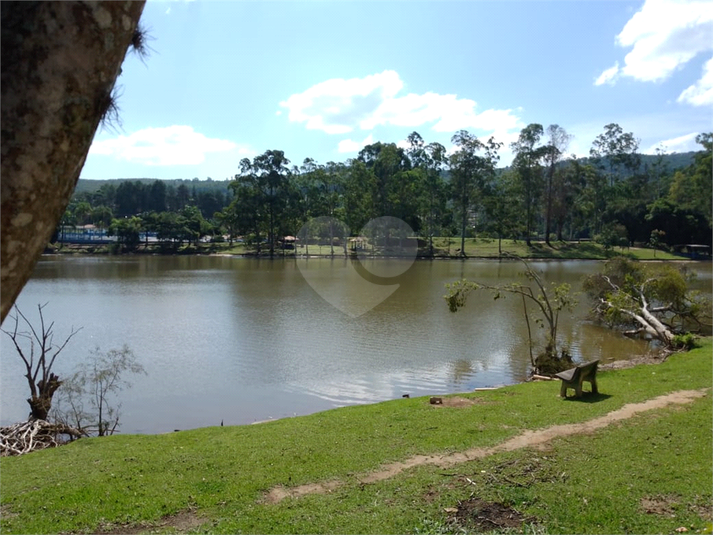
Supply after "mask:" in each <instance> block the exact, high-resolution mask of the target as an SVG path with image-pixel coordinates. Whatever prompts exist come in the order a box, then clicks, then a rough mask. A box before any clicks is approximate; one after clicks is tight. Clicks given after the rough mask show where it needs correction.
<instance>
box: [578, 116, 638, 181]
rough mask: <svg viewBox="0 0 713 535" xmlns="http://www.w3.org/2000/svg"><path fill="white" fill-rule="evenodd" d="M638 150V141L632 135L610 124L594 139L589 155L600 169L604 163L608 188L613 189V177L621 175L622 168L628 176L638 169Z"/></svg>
mask: <svg viewBox="0 0 713 535" xmlns="http://www.w3.org/2000/svg"><path fill="white" fill-rule="evenodd" d="M638 149H639V141H638V140H637V139H636V138H635V137H634V134H632V133H631V132H624V130H623V129H622V128H621V126H619V125H618V124H616V123H610V124H608V125H606V126H604V133H602V134H599V135H598V136H597V137H596V138H595V139H594V141H593V142H592V148H591V149H590V150H589V154H590V156H591V157H592V158H594V160H595V161H596V162H597V163H598V165H600V167H604V165H605V163H606V165H607V166H608V170H609V173H608V175H609V186H610V187H613V186H614V177H615V176H617V174H621V171H622V168H623V170H625V171H627V172H628V173H629V174H633V173H634V172H635V171H636V170H637V169H638V168H639V165H640V163H641V157H640V156H639V154H638V153H637V151H638ZM615 171H616V172H615Z"/></svg>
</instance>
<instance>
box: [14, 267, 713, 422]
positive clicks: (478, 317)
mask: <svg viewBox="0 0 713 535" xmlns="http://www.w3.org/2000/svg"><path fill="white" fill-rule="evenodd" d="M375 262H378V261H375ZM382 262H383V261H382ZM393 262H396V264H395V269H394V270H393V272H394V273H400V271H402V270H403V269H405V272H404V273H402V274H400V275H398V276H393V277H390V278H388V280H386V282H387V283H388V284H387V285H386V286H383V287H377V286H372V285H371V284H372V283H366V284H363V282H364V281H363V280H360V279H358V278H356V277H358V274H357V275H355V271H354V270H353V269H350V266H349V263H348V261H346V260H344V259H335V260H330V259H313V260H309V269H310V270H311V272H310V273H311V275H310V276H311V277H312V279H311V280H312V282H313V285H310V284H309V283H308V282H307V280H306V279H305V277H304V276H303V274H302V271H301V270H300V266H299V265H298V264H297V262H295V261H294V260H289V259H288V260H283V259H277V260H267V259H249V258H238V257H194V256H190V257H189V256H186V257H179V256H174V257H167V256H138V257H90V258H76V257H75V258H72V257H43V258H42V260H41V261H40V262H39V264H38V266H37V268H36V269H35V272H34V274H33V276H32V278H31V280H30V281H29V282H28V284H27V286H26V287H25V289H24V290H23V291H22V293H21V295H20V297H19V298H18V304H19V305H20V307H21V308H22V310H23V311H24V312H25V313H26V314H28V315H29V316H30V317H35V316H36V314H35V310H34V309H35V307H36V306H37V303H45V302H47V303H48V305H47V307H46V309H45V315H46V317H47V318H48V319H51V320H54V321H55V331H56V334H57V337H58V338H59V337H61V336H62V335H65V334H67V333H69V331H70V328H71V327H72V325H73V326H75V327H79V326H81V327H82V331H81V332H80V333H79V334H78V335H77V336H76V337H75V338H74V339H73V340H72V342H71V344H70V346H68V348H67V350H66V351H65V353H63V354H62V355H61V357H60V359H59V361H58V364H57V366H56V369H57V371H58V372H60V373H65V374H66V373H67V372H69V371H71V370H72V369H73V368H74V367H75V366H76V365H77V364H78V363H80V362H81V361H82V360H83V359H85V358H86V357H87V356H88V354H89V351H90V350H91V349H93V348H94V347H96V346H99V347H101V349H103V350H108V349H112V348H119V347H121V346H122V345H123V344H127V345H128V346H129V347H130V348H131V349H132V350H133V351H134V352H135V354H136V356H137V357H138V359H139V360H140V361H141V363H142V364H143V366H144V367H145V369H146V371H147V372H148V375H147V376H145V377H143V376H139V377H135V378H132V382H133V383H134V385H133V387H132V388H131V389H130V390H128V391H126V392H124V393H123V394H122V396H121V400H122V403H123V405H122V409H121V410H122V418H121V421H122V428H121V430H122V432H124V433H137V432H138V433H161V432H169V431H173V430H174V429H190V428H195V427H201V426H208V425H220V422H221V421H223V422H224V424H225V425H237V424H246V423H252V422H256V421H263V420H269V419H273V418H283V417H289V416H294V415H299V414H307V413H311V412H317V411H320V410H325V409H329V408H332V407H338V406H344V405H353V404H359V403H371V402H376V401H382V400H387V399H394V398H400V397H401V396H402V395H404V394H410V395H411V396H412V397H415V396H419V395H438V394H446V393H453V392H462V391H469V390H472V389H474V388H478V387H489V386H497V385H502V384H510V383H514V382H518V381H522V380H524V379H525V377H526V374H527V370H528V365H529V356H528V350H527V330H526V325H525V322H524V321H523V316H522V302H521V301H519V300H517V299H512V298H510V297H508V298H506V299H500V300H498V301H493V299H492V297H491V296H490V295H488V294H483V295H478V294H475V295H473V296H472V297H471V298H470V300H469V301H468V304H467V305H466V307H465V309H464V310H462V311H461V312H458V313H457V314H452V313H450V312H449V311H448V308H447V306H446V304H445V302H444V300H443V295H444V294H445V284H446V283H448V282H452V281H454V280H457V279H460V278H463V277H466V278H469V279H471V280H477V281H481V282H485V283H489V284H502V283H507V282H511V281H515V280H521V279H520V278H519V274H520V273H521V272H522V265H521V264H519V263H517V262H513V261H504V262H499V261H497V260H468V261H446V260H440V261H438V260H437V261H417V262H415V263H414V264H413V265H412V266H410V267H409V266H406V265H404V266H399V265H398V261H393ZM367 264H368V262H367ZM532 265H533V267H535V268H536V269H538V270H540V271H541V272H542V275H543V277H544V279H545V280H546V281H547V282H548V283H549V282H568V283H569V284H570V285H571V286H572V287H573V289H574V290H579V289H580V285H581V281H582V279H583V278H584V277H585V276H587V275H589V274H592V273H595V272H597V271H598V270H599V269H600V267H601V264H600V263H599V262H594V261H551V262H533V263H532ZM367 268H368V265H367ZM402 268H403V269H402ZM694 269H696V270H697V271H698V272H699V273H700V274H701V279H700V280H699V283H698V284H699V286H700V287H701V288H702V289H703V290H704V291H707V292H708V293H709V294H710V284H711V275H710V264H700V265H698V264H694ZM315 277H316V278H315ZM315 280H316V281H317V283H316V286H317V290H319V291H320V292H321V293H322V295H324V296H326V299H325V297H323V296H322V295H320V293H319V292H318V291H317V290H316V289H315V287H314V286H315V283H314V281H315ZM377 282H378V281H377ZM320 285H322V286H321V287H320ZM384 288H386V289H387V290H388V292H389V294H388V296H387V297H386V298H384V299H383V300H382V301H380V302H376V303H375V301H374V299H375V297H374V296H375V295H376V296H377V297H378V296H379V295H382V296H383V294H384ZM330 292H331V293H330ZM335 299H337V300H338V301H337V302H338V303H342V304H345V303H346V304H347V305H349V304H356V305H358V306H359V307H360V308H359V309H358V310H367V311H366V312H365V313H363V314H361V315H358V316H357V317H352V316H351V315H349V314H348V313H345V312H344V311H343V310H339V309H338V308H336V307H335V306H333V305H332V304H330V303H334V302H335V301H334V300H335ZM339 300H341V301H339ZM370 307H371V308H370ZM587 308H588V304H587V302H586V299H584V298H582V299H581V302H580V304H579V305H578V306H577V308H576V309H575V310H574V312H573V313H571V314H570V313H566V314H564V315H563V317H562V319H561V326H560V342H561V343H562V344H564V345H565V346H566V347H568V348H569V350H570V352H571V353H572V354H573V355H574V357H575V359H577V360H592V359H597V358H598V359H601V360H602V362H610V361H612V360H622V359H628V358H630V357H635V356H641V355H643V354H645V353H646V352H647V351H648V350H649V345H648V344H647V343H646V342H642V341H632V340H629V339H626V338H623V337H622V336H620V335H618V334H616V333H613V332H611V331H608V330H607V329H604V328H601V327H598V326H596V325H592V324H591V323H589V322H587V321H586V315H587ZM7 321H8V320H6V323H5V324H4V325H3V327H4V328H6V329H7V328H8V323H7ZM0 343H1V345H0V350H1V351H0V424H3V425H6V424H9V423H12V422H14V421H18V420H22V419H24V418H25V417H26V416H27V412H28V411H27V404H26V402H25V399H26V397H27V392H26V389H27V386H26V384H25V382H24V378H23V373H24V372H23V368H22V363H21V362H20V360H19V358H18V357H17V356H16V354H15V353H14V349H13V348H12V343H11V341H10V340H9V339H8V338H7V337H6V336H4V335H3V336H2V339H1V342H0Z"/></svg>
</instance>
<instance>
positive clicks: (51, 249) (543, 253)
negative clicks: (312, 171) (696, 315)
mask: <svg viewBox="0 0 713 535" xmlns="http://www.w3.org/2000/svg"><path fill="white" fill-rule="evenodd" d="M309 249H310V251H309V254H307V253H306V252H300V251H299V250H298V251H297V252H295V250H294V249H291V250H285V251H283V250H281V249H280V250H277V251H276V252H275V253H274V254H273V255H270V254H269V252H261V253H260V254H257V252H256V251H254V250H250V249H248V248H246V247H244V246H242V245H230V244H227V243H225V244H222V243H220V244H215V243H200V244H198V245H187V246H182V247H176V248H172V247H170V248H169V247H161V246H157V245H153V244H151V245H146V244H141V245H139V246H138V247H136V248H135V249H133V250H131V251H117V247H116V246H112V245H76V244H69V245H63V246H61V247H58V246H55V245H51V246H48V247H47V248H46V249H45V251H44V253H43V256H50V255H62V256H99V257H103V256H117V257H118V256H143V255H152V256H219V257H230V258H259V259H322V258H333V259H337V258H342V259H344V258H360V259H390V260H391V259H400V258H404V259H408V260H410V259H411V258H413V257H412V256H410V255H390V254H383V253H382V252H381V251H379V249H376V250H375V251H371V250H361V251H355V250H350V251H349V252H348V254H346V255H345V254H344V252H343V251H344V250H343V248H342V247H339V250H338V251H339V252H337V249H336V247H335V251H334V253H333V254H332V252H331V248H330V247H329V246H328V245H322V246H318V245H315V246H310V247H309ZM313 251H316V252H313ZM459 251H460V249H455V250H454V252H453V253H450V252H449V251H448V250H446V249H443V248H439V249H436V250H435V251H434V254H429V253H428V252H427V251H425V250H423V249H420V250H419V252H418V253H417V254H416V257H415V259H416V260H420V261H425V260H508V259H509V257H512V256H517V257H519V258H524V259H527V260H537V261H541V260H599V261H602V260H608V259H610V258H614V257H626V258H630V259H633V260H641V261H679V262H706V261H707V262H710V261H711V257H710V256H702V255H699V256H698V257H697V258H692V257H690V256H688V255H684V254H681V253H676V252H669V251H661V250H654V249H651V248H649V247H625V248H621V247H617V248H605V247H604V246H602V245H600V244H596V243H593V242H582V243H577V242H558V243H556V244H554V245H547V244H546V243H545V242H533V243H532V245H530V246H527V245H526V244H525V243H524V242H511V241H508V242H507V244H501V246H500V247H498V243H497V241H496V240H489V239H478V240H475V239H469V240H468V241H467V242H466V247H465V255H461V254H460V253H459Z"/></svg>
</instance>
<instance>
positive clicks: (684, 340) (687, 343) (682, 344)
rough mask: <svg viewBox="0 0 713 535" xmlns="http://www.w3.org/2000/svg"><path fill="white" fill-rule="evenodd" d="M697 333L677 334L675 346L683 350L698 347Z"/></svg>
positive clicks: (674, 340)
mask: <svg viewBox="0 0 713 535" xmlns="http://www.w3.org/2000/svg"><path fill="white" fill-rule="evenodd" d="M697 340H698V339H697V337H696V335H694V334H692V333H682V334H677V335H676V336H674V337H673V347H674V348H675V349H680V350H683V351H690V350H691V349H694V348H696V347H698V343H697Z"/></svg>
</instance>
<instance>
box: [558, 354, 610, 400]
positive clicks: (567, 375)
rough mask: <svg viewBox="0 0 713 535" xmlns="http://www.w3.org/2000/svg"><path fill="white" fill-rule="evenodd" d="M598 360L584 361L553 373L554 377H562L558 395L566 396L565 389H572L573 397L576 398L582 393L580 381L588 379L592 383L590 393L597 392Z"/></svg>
mask: <svg viewBox="0 0 713 535" xmlns="http://www.w3.org/2000/svg"><path fill="white" fill-rule="evenodd" d="M598 364H599V360H593V361H592V362H585V363H584V364H580V365H579V366H577V367H576V368H572V369H570V370H566V371H563V372H560V373H558V374H555V377H557V378H558V379H562V387H561V388H560V397H563V398H566V397H567V389H568V388H572V389H574V392H575V393H574V397H576V398H578V397H580V396H581V395H582V383H583V382H584V381H588V382H589V383H590V384H591V385H592V394H597V393H598V390H597V365H598Z"/></svg>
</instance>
